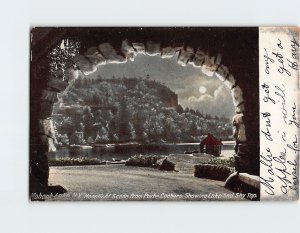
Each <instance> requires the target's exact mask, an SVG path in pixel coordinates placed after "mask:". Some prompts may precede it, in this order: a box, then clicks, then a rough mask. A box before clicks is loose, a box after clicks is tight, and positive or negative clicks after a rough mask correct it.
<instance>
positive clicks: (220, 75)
mask: <svg viewBox="0 0 300 233" xmlns="http://www.w3.org/2000/svg"><path fill="white" fill-rule="evenodd" d="M299 33H300V30H299V28H297V27H34V28H32V29H31V32H30V43H31V44H30V142H29V143H30V151H29V160H30V167H29V197H30V200H32V201H268V200H281V201H282V200H298V198H299V142H298V141H299V54H300V53H299Z"/></svg>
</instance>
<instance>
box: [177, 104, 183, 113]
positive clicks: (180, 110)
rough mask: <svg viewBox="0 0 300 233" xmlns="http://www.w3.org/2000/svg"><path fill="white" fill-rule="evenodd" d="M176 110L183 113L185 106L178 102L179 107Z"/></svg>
mask: <svg viewBox="0 0 300 233" xmlns="http://www.w3.org/2000/svg"><path fill="white" fill-rule="evenodd" d="M176 111H177V112H178V113H179V114H182V113H183V108H182V106H181V105H180V104H178V106H177V108H176Z"/></svg>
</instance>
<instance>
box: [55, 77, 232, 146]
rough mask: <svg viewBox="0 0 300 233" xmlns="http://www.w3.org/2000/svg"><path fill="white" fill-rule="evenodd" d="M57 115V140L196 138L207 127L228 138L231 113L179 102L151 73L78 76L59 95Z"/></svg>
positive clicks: (83, 141)
mask: <svg viewBox="0 0 300 233" xmlns="http://www.w3.org/2000/svg"><path fill="white" fill-rule="evenodd" d="M53 119H54V124H55V129H56V139H57V144H59V145H64V144H85V143H90V144H91V143H105V142H106V143H113V142H128V141H137V142H145V143H150V142H195V141H199V140H200V138H201V137H202V136H203V135H205V134H208V133H212V134H214V135H215V136H216V137H218V138H222V139H229V138H230V136H231V134H232V127H231V123H230V121H229V119H226V118H225V117H217V116H210V115H208V114H207V115H203V114H201V113H200V112H199V111H194V110H193V109H185V110H184V109H183V108H182V107H181V106H180V105H178V96H177V95H176V93H174V92H173V91H172V90H170V89H169V88H168V87H166V86H165V85H163V84H162V83H159V82H157V81H153V80H150V79H141V78H139V79H138V78H126V77H124V78H112V79H102V78H98V79H83V78H79V79H77V80H76V81H75V83H74V85H73V86H72V88H71V89H70V90H69V91H68V93H66V94H64V95H62V96H60V100H59V103H58V104H56V105H55V107H54V112H53Z"/></svg>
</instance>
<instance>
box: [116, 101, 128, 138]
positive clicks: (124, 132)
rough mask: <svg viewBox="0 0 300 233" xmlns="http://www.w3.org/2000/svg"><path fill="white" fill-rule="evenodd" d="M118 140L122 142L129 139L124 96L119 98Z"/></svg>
mask: <svg viewBox="0 0 300 233" xmlns="http://www.w3.org/2000/svg"><path fill="white" fill-rule="evenodd" d="M119 140H120V141H123V142H127V141H129V140H130V127H129V113H128V111H127V107H126V102H125V99H124V98H122V99H121V102H120V109H119Z"/></svg>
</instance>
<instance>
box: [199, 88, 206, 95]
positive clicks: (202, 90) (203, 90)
mask: <svg viewBox="0 0 300 233" xmlns="http://www.w3.org/2000/svg"><path fill="white" fill-rule="evenodd" d="M199 92H200V93H201V94H204V93H205V92H206V87H204V86H200V87H199Z"/></svg>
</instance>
